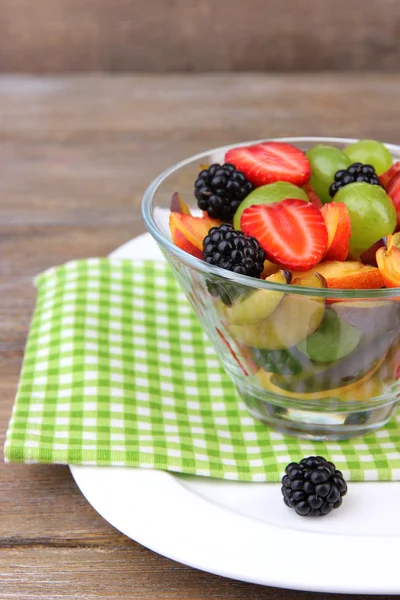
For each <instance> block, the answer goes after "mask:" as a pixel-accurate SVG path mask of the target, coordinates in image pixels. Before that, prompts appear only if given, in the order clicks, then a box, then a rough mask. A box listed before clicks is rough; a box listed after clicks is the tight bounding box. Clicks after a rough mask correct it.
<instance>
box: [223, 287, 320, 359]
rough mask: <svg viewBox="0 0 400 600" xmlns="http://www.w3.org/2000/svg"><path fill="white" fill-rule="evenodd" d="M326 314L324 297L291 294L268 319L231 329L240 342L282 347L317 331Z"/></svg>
mask: <svg viewBox="0 0 400 600" xmlns="http://www.w3.org/2000/svg"><path fill="white" fill-rule="evenodd" d="M323 316H324V301H323V299H322V298H312V297H309V296H296V295H292V294H290V295H289V294H288V295H286V296H285V297H284V298H283V300H282V301H281V302H280V303H279V305H278V307H277V308H276V309H275V310H274V312H273V313H272V314H271V315H270V316H269V317H268V318H267V319H265V320H264V321H261V322H258V323H256V324H255V325H246V326H244V325H228V326H227V329H228V331H229V333H230V335H231V336H232V338H233V339H234V340H236V341H237V342H240V343H243V344H247V345H248V346H253V347H254V348H264V349H267V350H282V349H284V348H290V347H291V346H296V344H298V343H299V342H301V341H303V340H304V339H306V338H307V337H308V336H309V335H311V334H312V333H314V331H315V330H316V329H317V328H318V327H319V325H320V324H321V321H322V318H323Z"/></svg>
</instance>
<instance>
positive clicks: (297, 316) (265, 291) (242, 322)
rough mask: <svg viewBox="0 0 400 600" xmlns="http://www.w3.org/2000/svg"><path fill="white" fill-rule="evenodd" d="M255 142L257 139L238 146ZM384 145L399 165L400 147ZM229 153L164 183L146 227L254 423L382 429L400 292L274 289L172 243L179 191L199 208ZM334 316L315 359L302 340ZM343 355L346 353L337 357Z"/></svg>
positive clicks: (389, 408) (397, 387)
mask: <svg viewBox="0 0 400 600" xmlns="http://www.w3.org/2000/svg"><path fill="white" fill-rule="evenodd" d="M281 141H286V142H290V143H292V144H294V145H296V146H298V147H299V148H301V149H302V150H307V149H308V148H310V147H311V146H313V145H315V144H317V143H328V144H331V145H334V146H337V147H339V148H342V147H343V146H345V145H348V144H350V143H352V142H354V141H356V140H352V139H338V138H281ZM253 143H257V141H251V142H244V143H242V144H240V145H244V144H253ZM236 145H239V144H236ZM387 146H388V148H389V149H390V151H391V152H392V155H393V158H394V159H395V160H399V159H400V147H398V146H393V145H390V144H387ZM231 147H234V146H226V147H221V148H217V149H215V150H210V151H208V152H204V153H202V154H198V155H197V156H193V157H190V158H188V159H187V160H184V161H182V162H180V163H178V164H176V165H175V166H173V167H171V168H170V169H168V170H167V171H165V172H164V173H163V174H161V175H160V176H159V177H157V179H156V180H155V181H154V182H153V183H152V184H151V185H150V186H149V188H148V189H147V190H146V192H145V194H144V198H143V217H144V221H145V223H146V226H147V228H148V230H149V231H150V233H151V235H152V236H153V237H154V239H155V240H156V241H157V243H158V245H159V247H160V248H161V250H162V252H163V254H164V256H165V258H166V259H167V261H168V263H169V264H170V266H171V268H172V270H173V272H174V274H175V276H176V278H177V280H178V281H179V283H180V285H181V287H182V288H183V290H184V291H185V293H186V295H187V298H188V300H189V302H190V303H191V305H192V306H193V308H194V310H195V312H196V314H197V316H198V318H199V320H200V322H201V323H202V325H203V327H204V330H205V331H206V333H207V335H208V337H209V339H210V341H211V343H212V344H213V346H214V348H215V350H216V351H217V353H218V356H219V358H220V360H221V362H222V365H223V367H224V369H225V371H226V372H227V373H228V375H229V376H230V377H231V379H232V381H233V383H234V385H235V387H236V389H237V391H238V393H239V395H240V396H241V398H242V399H243V400H244V402H245V403H246V405H247V407H248V409H249V411H250V413H251V414H252V415H253V416H254V417H255V418H256V419H259V420H261V421H263V422H265V423H266V424H268V425H270V426H271V427H272V428H274V429H277V430H278V431H282V432H285V433H288V434H292V435H296V436H298V437H304V438H309V439H316V440H327V439H331V440H333V439H347V438H350V437H353V436H358V435H363V434H365V433H368V432H370V431H374V430H376V429H378V428H380V427H382V426H383V425H384V424H385V423H387V421H388V420H389V419H390V417H391V416H392V415H393V413H394V412H395V410H396V405H397V402H398V399H399V394H400V380H398V377H399V372H398V371H399V365H400V335H399V334H400V303H399V302H400V288H395V289H380V290H334V289H326V288H314V287H300V286H295V285H293V284H292V285H283V284H279V283H275V284H274V283H269V282H265V281H263V280H258V279H254V278H250V277H247V276H241V275H236V274H233V273H231V272H229V271H226V270H224V269H220V268H218V267H213V266H210V265H208V264H207V263H205V262H203V261H201V260H199V259H197V258H194V257H193V256H191V255H190V254H188V253H186V252H184V251H183V250H181V249H180V248H178V247H177V246H175V245H174V244H173V242H172V240H171V235H170V231H169V226H168V219H169V212H170V210H169V207H170V202H171V196H172V194H173V193H174V192H176V191H179V193H180V195H181V197H182V198H183V200H184V201H185V202H186V203H187V204H188V205H189V207H190V208H191V209H193V211H196V209H197V204H196V199H195V197H194V193H193V184H194V181H195V179H196V177H197V174H198V172H199V170H200V164H202V163H203V164H212V163H214V162H220V163H222V162H223V160H224V155H225V152H226V150H227V149H228V148H231ZM221 297H222V298H223V299H224V301H222V300H221ZM271 308H273V309H274V310H272V312H271ZM268 312H270V314H269V315H268ZM266 315H267V316H266ZM337 317H338V318H339V319H340V325H341V326H340V327H339V328H338V327H335V328H334V329H335V333H334V335H333V334H332V333H331V334H329V327H328V328H327V334H326V336H325V337H322V338H321V337H320V338H319V341H318V339H317V346H316V348H317V349H316V350H315V349H314V353H312V352H311V353H310V352H309V347H310V346H309V344H308V345H307V348H308V350H307V352H305V351H304V343H303V344H302V342H303V341H304V339H305V338H307V337H308V339H310V338H309V336H310V335H311V334H313V333H314V332H315V331H316V330H317V329H318V330H319V333H321V331H323V328H322V329H321V328H320V325H321V321H322V319H323V318H324V319H328V321H329V319H331V321H332V320H336V322H338V319H337ZM349 324H350V325H351V329H350V330H349V327H348V326H347V325H349ZM349 331H350V333H351V335H349ZM354 331H356V334H355V336H354ZM321 339H322V341H321ZM318 344H319V346H318ZM335 345H336V346H335ZM353 347H354V348H353ZM327 348H328V351H327ZM335 348H337V350H335ZM343 348H345V349H346V352H348V353H347V355H346V356H344V357H343V358H338V359H336V360H332V355H334V356H337V354H340V352H342V350H343ZM329 349H332V352H330V350H329ZM349 349H350V351H349ZM335 353H336V354H335ZM310 354H311V355H312V357H313V358H309V356H310ZM321 358H322V359H323V360H324V361H325V362H322V361H321ZM327 359H329V362H327Z"/></svg>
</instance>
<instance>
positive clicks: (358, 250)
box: [332, 183, 396, 258]
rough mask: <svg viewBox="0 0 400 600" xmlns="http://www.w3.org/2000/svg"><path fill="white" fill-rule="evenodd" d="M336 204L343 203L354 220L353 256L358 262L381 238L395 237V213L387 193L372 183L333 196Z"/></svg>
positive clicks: (344, 188)
mask: <svg viewBox="0 0 400 600" xmlns="http://www.w3.org/2000/svg"><path fill="white" fill-rule="evenodd" d="M332 201H333V202H343V203H344V204H345V205H346V206H347V209H348V211H349V214H350V220H351V238H350V254H351V256H352V257H353V258H359V256H360V254H362V253H363V252H364V251H365V250H367V248H369V247H370V246H372V244H374V243H375V242H376V241H377V240H379V239H380V238H382V237H384V236H386V235H389V234H391V233H393V231H394V229H395V227H396V209H395V207H394V204H393V201H392V200H391V198H389V196H388V195H387V193H386V192H385V190H384V189H383V188H381V187H380V186H378V185H372V184H370V183H349V184H348V185H345V186H344V187H342V188H341V189H340V190H339V191H338V192H337V193H336V194H335V196H334V198H333V200H332Z"/></svg>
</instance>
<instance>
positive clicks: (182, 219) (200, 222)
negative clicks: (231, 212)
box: [169, 212, 221, 251]
mask: <svg viewBox="0 0 400 600" xmlns="http://www.w3.org/2000/svg"><path fill="white" fill-rule="evenodd" d="M219 225H221V222H220V221H217V220H216V219H210V217H192V215H185V214H182V213H178V212H172V213H171V214H170V215H169V228H170V230H171V233H172V235H174V230H175V229H177V230H178V231H179V232H180V233H181V234H182V235H183V237H184V238H185V240H187V241H188V242H189V243H190V244H192V245H193V246H194V247H195V248H197V249H198V250H200V251H202V250H203V240H204V238H205V237H206V235H207V233H208V232H209V231H210V229H211V228H212V227H219ZM179 247H181V246H179Z"/></svg>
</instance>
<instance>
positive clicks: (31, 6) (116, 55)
mask: <svg viewBox="0 0 400 600" xmlns="http://www.w3.org/2000/svg"><path fill="white" fill-rule="evenodd" d="M0 11H1V12H0V71H5V72H15V71H18V72H24V73H26V72H36V73H57V72H68V71H73V72H76V71H117V72H121V71H128V72H130V71H147V72H163V71H185V72H193V71H197V72H198V71H229V70H235V71H240V70H259V71H296V70H303V71H316V70H318V71H323V70H352V71H354V70H359V69H364V70H366V69H369V70H371V69H378V70H380V71H382V70H391V71H397V70H398V64H399V59H400V45H399V43H398V40H399V32H398V20H399V16H400V5H399V2H397V1H396V0H369V1H368V2H365V1H363V0H350V1H347V0H324V1H323V2H321V1H320V0H302V1H301V2H299V1H298V0H285V1H282V0H246V2H243V0H219V1H218V2H214V1H213V0H201V2H199V1H198V0H168V1H166V0H151V2H149V1H147V0H113V1H110V0H86V1H85V2H82V0H35V2H32V0H2V2H1V9H0Z"/></svg>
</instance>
